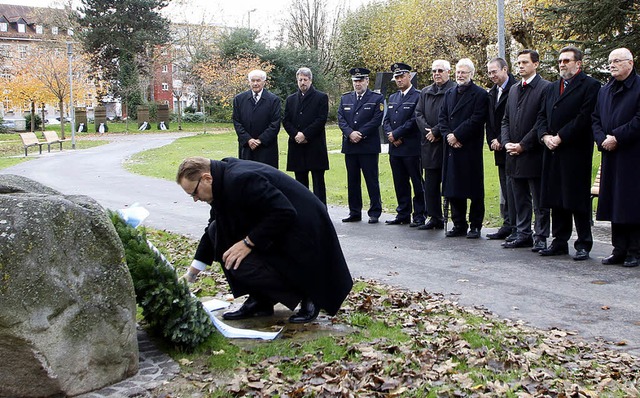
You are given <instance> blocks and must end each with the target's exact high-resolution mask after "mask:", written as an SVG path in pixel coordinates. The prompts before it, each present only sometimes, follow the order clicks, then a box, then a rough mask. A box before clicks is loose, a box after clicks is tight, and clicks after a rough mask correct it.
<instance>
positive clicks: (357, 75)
mask: <svg viewBox="0 0 640 398" xmlns="http://www.w3.org/2000/svg"><path fill="white" fill-rule="evenodd" d="M370 72H371V71H370V70H369V69H367V68H351V69H349V73H350V74H351V80H362V79H364V78H365V77H369V73H370Z"/></svg>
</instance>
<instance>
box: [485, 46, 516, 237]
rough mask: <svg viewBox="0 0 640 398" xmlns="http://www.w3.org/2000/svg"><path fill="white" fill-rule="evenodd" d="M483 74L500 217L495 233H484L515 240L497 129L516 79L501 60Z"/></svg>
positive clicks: (495, 59) (502, 152) (503, 156)
mask: <svg viewBox="0 0 640 398" xmlns="http://www.w3.org/2000/svg"><path fill="white" fill-rule="evenodd" d="M487 74H488V75H489V79H491V81H492V82H493V87H491V89H490V90H489V108H488V113H487V129H486V130H487V145H488V146H489V149H490V150H491V151H493V159H494V162H495V165H496V166H497V167H498V179H499V181H500V216H501V217H502V226H501V227H500V229H498V231H496V232H494V233H490V234H487V238H488V239H511V240H513V239H515V231H516V228H515V222H516V220H515V219H516V214H515V211H514V210H513V205H511V206H509V200H508V198H509V196H508V195H507V173H506V171H505V166H504V164H505V157H506V151H505V149H504V146H503V145H502V135H501V132H500V127H501V124H502V117H503V116H504V109H505V107H506V106H507V98H509V90H510V89H511V86H513V85H514V84H516V78H515V77H514V76H513V75H512V74H511V73H510V72H509V65H508V64H507V61H505V60H504V59H502V58H499V57H497V58H493V59H492V60H491V61H489V63H487Z"/></svg>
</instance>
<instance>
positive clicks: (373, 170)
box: [344, 153, 382, 217]
mask: <svg viewBox="0 0 640 398" xmlns="http://www.w3.org/2000/svg"><path fill="white" fill-rule="evenodd" d="M378 158H379V154H377V153H366V154H345V155H344V163H345V165H346V167H347V192H348V201H349V215H350V216H357V217H362V186H361V183H362V182H361V177H360V173H361V172H362V176H363V177H364V182H365V184H366V185H367V192H368V193H369V211H368V212H367V214H368V215H369V217H380V214H382V200H381V199H380V183H379V182H378Z"/></svg>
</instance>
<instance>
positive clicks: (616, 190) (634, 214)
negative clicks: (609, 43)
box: [593, 48, 640, 267]
mask: <svg viewBox="0 0 640 398" xmlns="http://www.w3.org/2000/svg"><path fill="white" fill-rule="evenodd" d="M609 71H610V72H611V79H610V80H609V82H608V83H607V84H606V85H605V86H604V87H602V88H601V89H600V92H599V93H598V100H597V103H596V108H595V111H594V113H593V136H594V138H595V141H596V144H597V145H598V150H600V151H602V173H601V175H600V195H599V196H598V211H597V214H596V217H597V219H598V220H607V221H611V243H612V245H613V252H612V253H611V255H610V256H608V257H606V258H605V259H603V260H602V264H605V265H609V264H621V265H623V266H624V267H637V266H638V265H639V264H640V208H638V198H640V173H638V159H640V76H638V74H637V73H636V72H635V70H634V68H633V55H631V51H629V50H628V49H626V48H618V49H615V50H613V51H611V53H610V54H609Z"/></svg>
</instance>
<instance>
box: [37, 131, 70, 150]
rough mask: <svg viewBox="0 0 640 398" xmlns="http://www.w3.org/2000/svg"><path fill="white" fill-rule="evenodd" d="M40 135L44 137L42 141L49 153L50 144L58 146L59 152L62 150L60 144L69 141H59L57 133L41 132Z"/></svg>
mask: <svg viewBox="0 0 640 398" xmlns="http://www.w3.org/2000/svg"><path fill="white" fill-rule="evenodd" d="M42 135H44V140H45V141H46V142H45V143H44V144H47V149H48V151H49V152H51V145H52V144H60V150H62V143H63V142H65V141H70V140H69V139H64V140H61V139H60V137H58V133H56V132H55V131H52V130H49V131H43V132H42Z"/></svg>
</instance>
